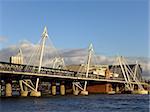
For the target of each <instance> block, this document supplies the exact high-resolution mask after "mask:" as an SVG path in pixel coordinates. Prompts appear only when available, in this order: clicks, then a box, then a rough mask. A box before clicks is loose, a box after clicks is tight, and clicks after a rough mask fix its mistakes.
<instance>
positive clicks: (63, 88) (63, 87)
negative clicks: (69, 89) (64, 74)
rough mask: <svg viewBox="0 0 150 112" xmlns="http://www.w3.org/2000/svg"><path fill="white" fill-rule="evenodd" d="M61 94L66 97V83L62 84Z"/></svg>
mask: <svg viewBox="0 0 150 112" xmlns="http://www.w3.org/2000/svg"><path fill="white" fill-rule="evenodd" d="M60 94H61V95H65V84H64V82H62V83H61V85H60Z"/></svg>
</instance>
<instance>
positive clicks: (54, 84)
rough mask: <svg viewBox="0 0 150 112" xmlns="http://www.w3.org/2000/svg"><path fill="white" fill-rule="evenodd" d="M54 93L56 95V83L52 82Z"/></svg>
mask: <svg viewBox="0 0 150 112" xmlns="http://www.w3.org/2000/svg"><path fill="white" fill-rule="evenodd" d="M52 95H56V83H55V82H53V83H52Z"/></svg>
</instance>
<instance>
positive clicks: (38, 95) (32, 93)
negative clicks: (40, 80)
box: [30, 91, 41, 97]
mask: <svg viewBox="0 0 150 112" xmlns="http://www.w3.org/2000/svg"><path fill="white" fill-rule="evenodd" d="M30 96H34V97H40V96H41V92H40V91H31V93H30Z"/></svg>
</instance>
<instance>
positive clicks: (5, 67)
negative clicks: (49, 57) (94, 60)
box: [0, 62, 123, 80]
mask: <svg viewBox="0 0 150 112" xmlns="http://www.w3.org/2000/svg"><path fill="white" fill-rule="evenodd" d="M0 70H2V71H14V72H27V73H37V74H48V75H57V76H69V77H80V78H86V73H85V72H78V73H77V72H74V71H69V70H63V69H55V68H48V67H41V71H40V73H38V66H32V65H22V64H11V63H7V62H0ZM88 78H92V79H106V77H104V76H100V75H97V74H91V73H89V75H88ZM111 80H114V79H113V78H112V79H111ZM115 80H116V79H115ZM117 80H123V79H119V78H118V79H117Z"/></svg>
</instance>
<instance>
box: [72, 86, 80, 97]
mask: <svg viewBox="0 0 150 112" xmlns="http://www.w3.org/2000/svg"><path fill="white" fill-rule="evenodd" d="M72 90H73V95H75V96H77V95H79V88H78V87H76V86H75V85H74V84H73V85H72Z"/></svg>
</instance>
